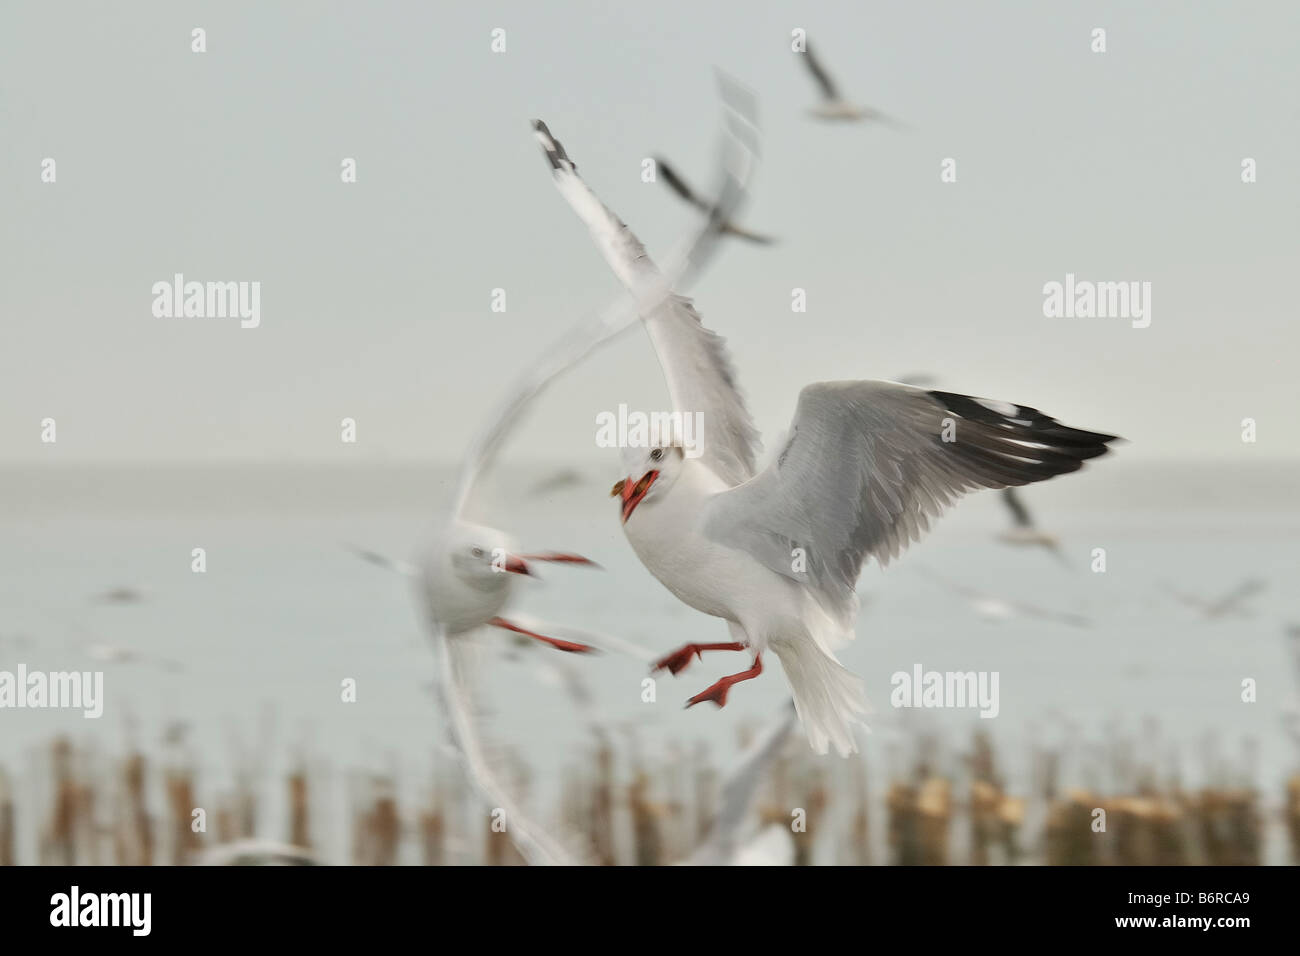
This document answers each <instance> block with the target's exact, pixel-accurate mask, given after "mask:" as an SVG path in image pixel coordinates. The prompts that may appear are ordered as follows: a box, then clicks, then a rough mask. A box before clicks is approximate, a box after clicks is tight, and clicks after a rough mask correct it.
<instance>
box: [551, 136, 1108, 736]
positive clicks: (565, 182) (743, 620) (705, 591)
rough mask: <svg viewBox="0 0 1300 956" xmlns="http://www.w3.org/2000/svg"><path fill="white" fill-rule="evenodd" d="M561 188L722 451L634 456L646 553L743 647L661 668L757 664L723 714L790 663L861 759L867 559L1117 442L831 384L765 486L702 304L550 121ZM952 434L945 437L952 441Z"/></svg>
mask: <svg viewBox="0 0 1300 956" xmlns="http://www.w3.org/2000/svg"><path fill="white" fill-rule="evenodd" d="M538 133H539V136H538V138H539V140H540V141H541V143H542V148H543V150H544V152H545V153H546V158H547V161H548V163H549V164H550V166H551V170H552V175H553V178H554V180H555V184H556V187H557V188H558V190H559V191H560V194H561V195H562V196H564V198H565V199H566V200H567V201H568V203H569V204H570V206H572V207H573V209H574V211H575V212H576V213H577V214H578V217H579V218H580V219H581V220H582V221H583V222H584V223H585V224H586V226H587V228H588V230H589V231H590V232H591V235H592V238H593V239H594V240H595V243H596V246H597V248H598V249H599V250H600V252H601V253H602V255H603V256H604V257H605V259H606V261H607V263H608V264H609V266H610V267H611V269H612V270H613V271H614V273H615V274H616V275H617V276H618V278H619V280H620V281H621V282H622V283H623V285H624V286H625V287H626V288H627V289H628V291H629V292H630V293H631V294H632V295H633V297H634V298H635V299H636V300H637V304H638V309H639V310H640V313H641V317H642V321H643V322H644V324H645V327H646V330H647V332H648V333H649V335H650V340H651V342H652V344H653V345H654V347H655V351H656V352H657V353H658V356H659V362H660V365H661V366H662V368H663V372H664V377H665V379H666V381H667V385H668V391H669V394H670V396H671V398H672V405H673V410H674V412H676V413H678V414H691V413H698V414H700V415H702V416H703V417H704V420H705V421H706V422H707V423H708V427H709V440H708V441H707V442H705V443H703V445H702V447H701V449H700V454H699V455H698V457H690V458H688V457H686V455H685V452H684V449H683V447H682V446H681V445H680V444H667V445H660V446H657V447H654V448H648V449H627V452H628V453H629V456H628V457H629V464H630V465H631V467H630V468H629V471H628V477H626V478H625V479H623V480H622V481H620V482H618V483H617V484H616V485H615V486H614V488H613V490H612V492H611V494H612V495H613V496H614V497H617V498H619V499H620V504H619V510H620V512H621V517H622V522H623V530H624V533H625V534H626V535H627V538H628V541H629V542H630V543H631V545H632V548H633V550H634V551H636V553H637V556H638V557H639V558H640V559H641V561H642V563H643V564H644V565H645V566H646V568H647V569H649V571H650V572H651V573H652V574H653V575H654V576H655V577H656V578H658V579H659V581H660V582H661V583H662V584H663V585H664V586H665V587H667V588H668V589H669V590H670V591H671V592H672V593H673V594H675V595H676V596H677V597H678V598H679V599H680V600H682V601H683V602H684V603H686V604H688V605H690V606H691V607H693V608H695V609H696V610H699V611H702V612H704V613H705V614H709V615H712V616H714V617H721V618H723V619H724V620H725V621H726V622H727V626H728V628H729V629H730V631H731V637H732V640H731V641H730V642H728V643H718V644H688V645H686V646H685V647H683V648H681V649H680V650H678V651H677V652H675V653H673V654H670V655H668V656H667V657H665V658H663V660H661V661H659V662H658V666H659V667H661V668H667V669H668V670H669V671H671V672H672V673H674V674H676V673H678V672H679V671H681V670H682V669H683V668H685V667H686V666H687V665H688V664H689V663H690V662H691V660H692V659H693V658H695V657H699V656H700V654H701V652H702V651H706V650H709V651H715V650H732V651H748V652H750V653H752V654H753V663H752V666H751V667H750V668H749V669H747V670H745V671H742V672H740V673H737V674H733V675H731V676H729V677H724V678H722V679H721V680H719V681H718V682H717V683H715V684H713V685H712V686H711V687H709V688H707V689H706V690H705V691H703V692H702V693H700V694H697V695H695V696H694V697H692V698H691V699H690V700H689V701H688V703H687V706H688V707H689V706H692V705H694V704H698V703H701V702H702V701H706V700H708V701H712V702H713V703H714V704H716V705H717V706H719V707H721V706H723V705H725V704H726V701H727V694H728V692H729V690H730V688H731V687H732V686H733V685H734V684H737V683H739V682H741V681H746V680H751V679H753V678H755V677H758V676H759V675H760V674H761V673H762V672H763V654H764V653H765V652H766V651H767V650H769V649H770V650H771V651H772V652H773V653H775V654H776V656H777V657H778V658H779V659H780V660H781V663H782V666H783V667H784V670H785V673H786V678H787V680H788V681H789V683H790V687H791V690H792V692H793V696H794V702H795V708H796V710H797V711H798V714H799V717H800V719H801V721H802V722H803V725H804V729H805V731H806V733H807V735H808V739H809V742H810V743H811V745H812V747H813V749H814V750H816V751H817V752H819V753H825V752H826V751H827V750H828V748H829V746H830V745H832V744H833V745H834V746H835V748H836V750H837V751H838V752H839V753H841V754H847V753H849V752H852V751H854V750H856V749H857V748H856V743H855V741H854V737H853V732H852V726H853V723H854V722H857V721H858V720H860V718H861V717H862V716H863V715H865V713H866V711H867V706H866V700H865V698H864V695H863V691H862V682H861V681H860V680H859V679H858V678H857V677H856V676H855V675H853V674H852V673H851V672H849V671H848V670H847V669H845V668H844V667H843V666H842V665H841V664H840V663H839V661H838V660H836V658H835V654H834V648H835V647H836V646H837V645H840V644H843V643H844V642H846V641H848V640H851V639H852V637H853V635H854V622H855V620H856V617H857V611H858V599H857V596H856V594H855V593H854V586H855V584H856V582H857V578H858V575H859V573H860V571H861V569H862V565H863V563H864V562H865V561H867V560H868V559H869V558H871V557H875V558H876V559H877V560H878V561H880V562H881V563H882V564H884V563H887V562H888V561H889V560H890V559H892V558H894V557H897V556H898V555H899V554H900V553H901V552H902V551H903V549H904V548H905V547H906V546H907V544H908V543H909V542H911V541H914V540H916V539H917V538H919V537H920V536H921V534H922V533H923V532H924V531H925V530H926V529H927V528H928V527H929V523H930V520H931V519H932V518H935V517H937V516H938V515H939V514H940V513H941V512H942V511H943V510H944V509H945V508H946V507H947V506H948V505H950V504H951V503H952V502H953V501H954V500H955V499H956V498H958V497H959V496H960V495H962V494H964V493H965V492H967V491H972V490H975V489H978V488H1004V487H1007V486H1008V485H1023V484H1028V483H1030V482H1035V481H1042V480H1045V479H1047V478H1052V477H1054V476H1056V475H1061V474H1066V473H1068V472H1071V471H1076V470H1078V469H1079V468H1080V467H1082V465H1083V462H1084V461H1085V460H1087V459H1089V458H1095V457H1097V456H1099V455H1103V454H1105V453H1106V450H1107V445H1108V443H1109V442H1111V441H1113V440H1114V436H1112V435H1104V434H1100V433H1097V432H1090V431H1082V430H1080V429H1076V428H1070V427H1068V426H1065V425H1062V424H1061V423H1059V422H1057V421H1056V420H1055V419H1053V418H1049V417H1048V416H1046V415H1044V414H1042V413H1041V412H1039V411H1038V410H1036V409H1033V408H1029V407H1026V406H1022V405H1015V404H1011V403H1008V402H997V401H989V400H987V399H980V398H972V397H970V396H967V395H957V394H953V393H951V392H940V391H926V390H923V389H919V388H913V387H911V386H908V385H901V384H897V383H889V382H869V381H868V382H822V383H818V384H814V385H809V386H808V387H806V388H805V389H804V390H803V392H802V393H801V394H800V396H799V403H798V407H797V408H796V410H795V417H794V421H793V423H792V424H791V426H790V428H789V435H790V438H789V440H788V441H787V443H786V444H785V446H784V448H783V449H782V451H781V453H780V455H778V456H777V458H776V460H775V461H774V462H773V463H772V464H770V465H769V466H768V467H767V468H766V469H765V470H764V471H763V472H762V473H761V474H755V471H756V468H755V459H756V454H757V446H758V433H757V430H756V429H755V427H754V424H753V421H752V419H751V418H750V414H749V410H748V408H746V406H745V403H744V400H743V399H742V398H741V395H740V393H739V391H738V390H737V387H736V384H735V373H734V372H733V370H732V367H731V361H730V358H729V357H728V355H727V351H726V348H725V347H724V345H723V340H722V339H721V338H720V337H719V336H717V335H716V334H714V333H713V332H711V331H710V330H708V329H707V328H705V327H704V325H703V324H702V323H701V321H700V316H699V314H698V313H697V312H696V311H695V307H694V306H693V305H692V303H691V301H690V300H689V299H686V298H683V297H682V296H679V295H675V294H671V291H669V294H668V295H667V297H666V298H665V292H664V289H665V282H666V280H665V277H664V276H663V274H662V273H661V272H660V271H659V269H658V268H657V267H656V266H655V264H654V262H653V261H652V260H651V259H650V257H649V255H648V254H647V253H646V251H645V247H644V246H642V244H641V242H640V240H638V239H637V238H636V236H635V235H633V233H632V232H631V230H629V229H628V227H627V226H626V225H624V223H623V222H622V221H621V220H620V219H619V218H618V217H617V216H616V215H614V213H612V212H611V211H610V210H609V209H607V208H606V207H605V206H604V205H603V204H602V203H601V201H600V200H599V199H598V198H597V197H596V195H595V194H594V193H593V192H592V191H591V190H590V189H589V188H588V187H587V185H586V183H584V182H583V180H582V179H581V178H580V177H579V176H578V174H577V168H576V166H575V165H574V163H573V162H572V160H571V159H570V158H569V156H568V154H567V153H566V152H565V150H564V148H563V147H562V146H561V145H560V144H559V143H558V142H557V141H556V140H555V139H554V138H553V137H552V136H551V135H550V133H549V131H548V130H546V128H545V127H544V126H543V125H541V124H538ZM945 438H946V439H947V440H945Z"/></svg>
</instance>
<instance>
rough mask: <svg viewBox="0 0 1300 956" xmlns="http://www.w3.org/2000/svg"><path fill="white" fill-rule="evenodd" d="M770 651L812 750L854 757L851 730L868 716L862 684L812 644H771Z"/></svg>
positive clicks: (801, 641)
mask: <svg viewBox="0 0 1300 956" xmlns="http://www.w3.org/2000/svg"><path fill="white" fill-rule="evenodd" d="M770 649H771V651H772V653H774V654H776V656H777V658H778V659H780V661H781V667H782V668H784V670H785V677H786V680H787V681H788V682H789V684H790V693H791V695H792V696H793V697H794V709H795V712H796V713H797V714H798V715H799V721H800V723H802V724H803V729H804V732H805V733H806V734H807V735H808V743H809V744H811V745H812V749H813V750H815V751H816V752H817V753H819V754H824V753H826V752H827V751H828V750H829V749H830V747H832V746H833V747H834V748H835V751H836V752H837V753H838V754H839V755H840V756H841V757H847V756H848V755H849V754H851V753H857V752H858V745H857V741H856V739H855V737H854V733H853V727H854V725H855V724H862V723H863V718H864V717H866V716H867V714H869V713H870V712H871V708H870V707H868V705H867V698H866V693H865V692H864V690H863V686H862V680H861V679H860V678H859V677H858V676H857V675H855V674H854V673H853V672H852V671H850V670H849V669H848V668H846V667H845V666H844V665H843V664H841V663H840V662H839V661H837V660H836V659H835V656H834V655H833V654H831V653H829V652H828V651H825V650H823V649H822V648H821V647H819V646H818V645H817V643H816V642H814V641H809V640H798V641H782V642H777V641H773V642H772V643H771V644H770Z"/></svg>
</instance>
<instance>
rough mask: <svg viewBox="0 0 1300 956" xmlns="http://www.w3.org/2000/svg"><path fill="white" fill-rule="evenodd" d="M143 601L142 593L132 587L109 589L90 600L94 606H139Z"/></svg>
mask: <svg viewBox="0 0 1300 956" xmlns="http://www.w3.org/2000/svg"><path fill="white" fill-rule="evenodd" d="M143 600H144V592H142V591H140V590H138V589H137V588H132V587H118V588H111V589H109V590H107V591H104V592H103V593H102V594H96V595H95V596H94V597H93V598H91V601H93V602H94V603H96V604H139V603H140V602H141V601H143Z"/></svg>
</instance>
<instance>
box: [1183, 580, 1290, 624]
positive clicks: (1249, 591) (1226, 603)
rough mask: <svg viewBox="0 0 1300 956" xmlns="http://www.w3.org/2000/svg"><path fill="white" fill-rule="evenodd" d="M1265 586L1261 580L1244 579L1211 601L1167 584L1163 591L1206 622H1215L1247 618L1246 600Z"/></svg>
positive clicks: (1248, 612)
mask: <svg viewBox="0 0 1300 956" xmlns="http://www.w3.org/2000/svg"><path fill="white" fill-rule="evenodd" d="M1266 586H1267V585H1266V583H1265V582H1264V581H1263V580H1262V579H1261V578H1246V579H1245V580H1244V581H1242V582H1241V583H1240V584H1238V585H1237V586H1236V587H1235V588H1233V589H1232V590H1231V591H1229V592H1228V593H1227V594H1225V595H1223V596H1222V597H1220V598H1217V599H1213V600H1211V599H1208V598H1203V597H1199V596H1198V595H1195V594H1186V593H1183V592H1181V591H1177V590H1175V589H1174V588H1173V587H1171V586H1170V585H1168V584H1166V585H1165V590H1166V591H1168V592H1169V593H1170V594H1171V595H1173V597H1175V598H1176V599H1177V600H1179V601H1181V602H1182V603H1183V604H1186V605H1187V606H1188V607H1192V608H1195V609H1196V610H1197V611H1199V612H1200V614H1201V616H1202V617H1204V618H1205V619H1206V620H1215V619H1217V618H1221V617H1230V616H1231V617H1238V616H1239V617H1249V616H1250V610H1249V609H1248V608H1247V607H1246V606H1245V602H1246V599H1247V598H1249V597H1254V596H1255V595H1256V594H1258V593H1259V592H1260V591H1263V590H1264V588H1265V587H1266Z"/></svg>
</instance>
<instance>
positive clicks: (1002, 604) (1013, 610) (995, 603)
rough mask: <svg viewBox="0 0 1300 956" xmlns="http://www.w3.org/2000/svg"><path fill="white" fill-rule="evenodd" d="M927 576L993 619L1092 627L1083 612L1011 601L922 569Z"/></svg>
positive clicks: (984, 615) (979, 612)
mask: <svg viewBox="0 0 1300 956" xmlns="http://www.w3.org/2000/svg"><path fill="white" fill-rule="evenodd" d="M922 570H923V573H925V574H926V576H927V577H929V578H931V579H933V580H934V581H937V582H938V583H939V584H941V585H943V586H944V587H946V588H948V589H949V590H951V591H955V592H957V593H958V594H960V595H962V596H963V597H965V598H966V600H967V601H968V602H969V603H970V606H971V609H972V610H973V611H975V613H976V614H978V615H980V617H986V618H991V619H993V620H999V621H1004V620H1010V619H1011V618H1013V617H1020V616H1022V615H1023V616H1025V617H1033V618H1038V619H1039V620H1044V621H1056V622H1058V623H1061V624H1069V625H1070V626H1071V627H1090V626H1091V625H1092V621H1090V620H1089V619H1088V618H1086V617H1084V616H1083V615H1082V614H1073V613H1070V612H1067V611H1052V610H1049V609H1047V608H1043V607H1038V606H1036V605H1033V604H1023V603H1021V602H1019V601H1011V600H1008V599H1007V598H1001V597H998V596H996V595H994V594H990V593H988V592H987V591H981V590H979V589H977V588H972V587H967V586H966V585H964V584H958V583H957V582H955V581H949V580H948V579H947V578H944V577H941V576H939V575H938V574H935V573H934V572H932V571H928V570H925V569H922Z"/></svg>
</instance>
